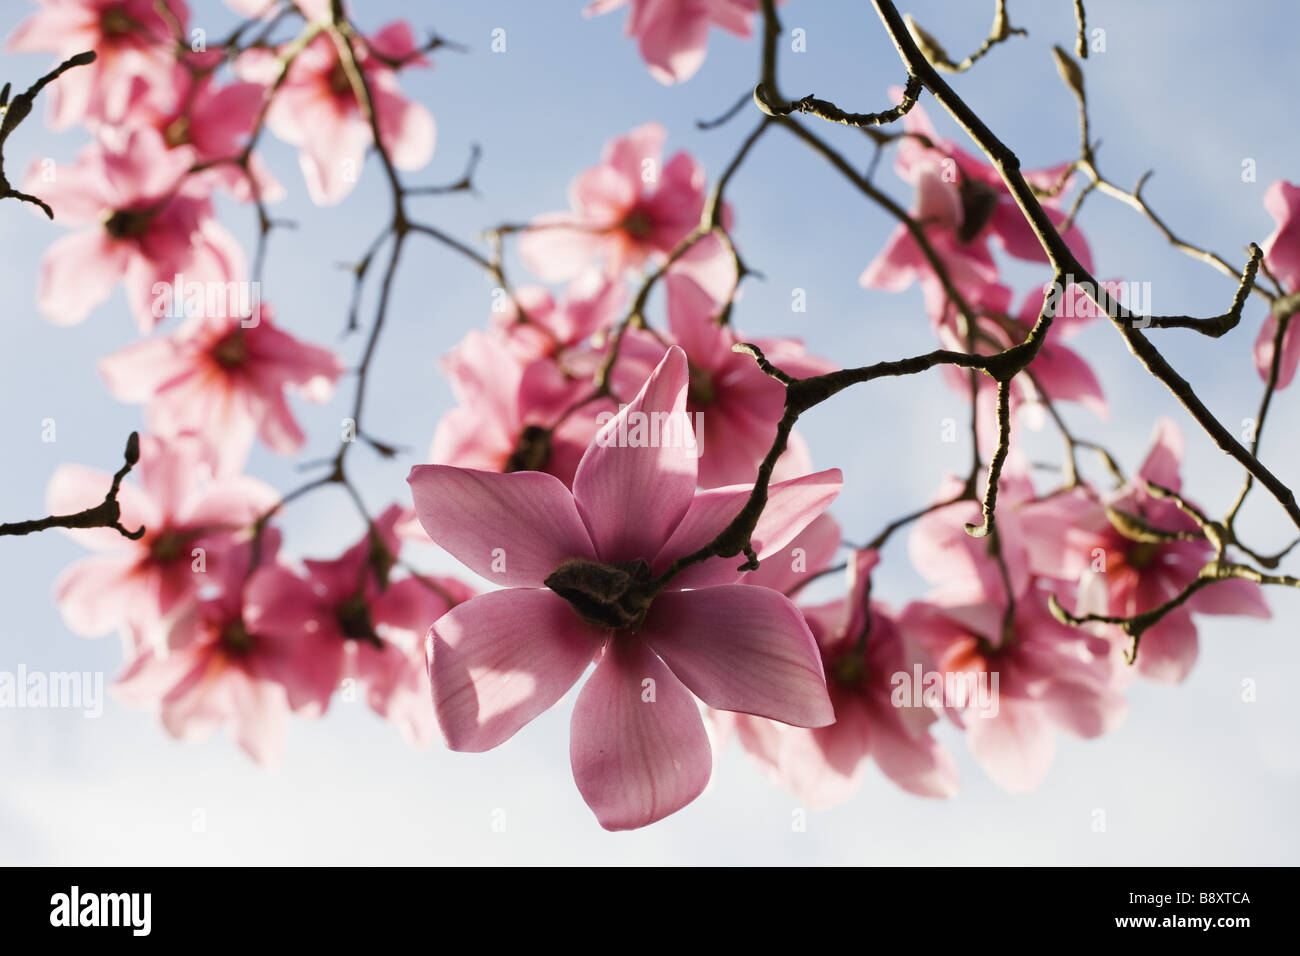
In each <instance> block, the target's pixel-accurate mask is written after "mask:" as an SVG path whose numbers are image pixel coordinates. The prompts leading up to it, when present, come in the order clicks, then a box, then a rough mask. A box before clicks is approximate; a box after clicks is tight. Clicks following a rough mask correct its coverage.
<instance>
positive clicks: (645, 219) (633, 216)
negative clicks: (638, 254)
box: [623, 209, 654, 239]
mask: <svg viewBox="0 0 1300 956" xmlns="http://www.w3.org/2000/svg"><path fill="white" fill-rule="evenodd" d="M653 229H654V222H653V221H652V220H651V219H650V216H649V214H648V213H647V212H646V211H645V210H644V209H633V210H632V211H631V212H630V213H628V214H627V216H626V218H624V220H623V231H624V232H626V233H627V234H628V235H629V236H631V237H632V238H633V239H645V238H647V237H648V236H649V235H650V233H651V231H652V230H653Z"/></svg>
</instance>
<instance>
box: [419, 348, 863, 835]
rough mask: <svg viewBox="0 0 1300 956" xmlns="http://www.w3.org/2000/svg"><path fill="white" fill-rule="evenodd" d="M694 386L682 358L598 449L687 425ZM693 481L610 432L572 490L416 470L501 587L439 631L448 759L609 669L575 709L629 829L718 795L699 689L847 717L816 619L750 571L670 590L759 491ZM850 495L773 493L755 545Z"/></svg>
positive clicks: (600, 789)
mask: <svg viewBox="0 0 1300 956" xmlns="http://www.w3.org/2000/svg"><path fill="white" fill-rule="evenodd" d="M687 385H688V371H687V364H686V356H685V355H684V354H683V353H682V351H681V350H680V349H677V348H673V349H670V350H669V351H668V353H667V354H666V355H665V356H664V358H663V360H662V362H661V363H660V364H659V366H658V368H657V369H656V370H655V372H654V373H653V374H652V375H651V376H650V378H649V379H648V380H647V381H646V383H645V385H644V387H643V388H642V390H641V392H640V393H639V394H638V395H637V397H636V399H635V400H634V401H633V402H632V403H631V404H630V405H629V406H628V407H627V408H625V409H623V410H622V411H621V412H620V413H619V416H618V417H617V418H615V419H614V420H612V421H610V422H609V423H608V424H606V425H605V427H604V428H603V429H602V433H601V434H602V435H616V434H618V433H619V427H620V420H621V419H622V420H625V419H627V418H628V417H629V416H632V415H647V414H648V415H655V414H668V415H673V416H676V417H677V418H678V419H679V420H680V419H681V418H682V416H684V414H685V409H686V391H687ZM623 425H624V426H625V425H626V421H624V422H623ZM695 471H696V466H695V459H694V458H693V457H692V456H691V455H690V454H689V453H688V451H687V450H686V449H684V448H682V447H680V445H679V444H677V443H667V444H663V445H659V446H646V445H638V446H635V447H633V446H622V445H619V444H618V443H616V442H612V441H601V440H600V439H599V436H598V439H597V440H596V441H594V442H593V443H592V444H591V446H590V447H589V448H588V449H587V452H586V454H585V455H584V456H583V459H582V462H581V463H580V464H579V466H578V471H577V474H576V476H575V477H574V481H573V490H572V491H570V490H569V489H568V488H566V487H565V486H564V485H563V484H562V483H560V482H559V481H558V480H556V479H555V478H554V477H552V476H550V475H544V474H539V473H537V472H517V473H514V474H508V475H499V474H495V473H491V472H485V471H473V470H469V469H464V468H452V467H447V466H443V465H420V466H416V467H415V468H414V469H412V471H411V476H410V479H409V480H410V484H411V490H412V494H413V496H414V499H415V510H416V513H417V514H418V516H419V518H420V522H421V524H423V525H424V528H425V530H426V531H427V532H428V534H429V537H431V538H432V539H433V541H434V542H435V543H436V544H438V545H439V546H441V547H442V548H444V549H446V550H447V551H449V552H450V553H451V554H452V555H454V556H455V557H456V558H458V559H459V560H460V561H462V562H463V563H464V564H465V565H466V566H468V567H469V568H471V569H472V570H474V571H476V572H477V573H479V574H481V575H482V576H483V577H484V578H486V579H488V580H489V581H492V582H493V583H496V584H500V585H503V586H504V587H505V590H500V591H493V592H490V593H487V594H483V595H480V596H479V597H476V598H473V599H471V600H469V601H467V602H466V603H464V604H462V605H459V606H457V607H456V608H454V609H453V610H451V611H450V612H449V613H448V614H446V615H445V616H443V617H442V618H440V619H439V620H438V621H437V622H436V623H435V624H434V626H433V628H432V629H431V631H430V633H429V648H428V652H429V674H430V678H431V680H432V684H433V702H434V706H435V709H436V710H437V714H438V722H439V725H440V726H441V728H442V732H443V736H444V737H445V738H446V740H447V744H448V746H450V747H451V748H452V749H454V750H468V751H482V750H489V749H491V748H493V747H496V746H497V745H499V744H501V743H503V742H504V741H506V740H508V739H509V738H510V737H511V736H513V735H514V734H515V732H516V731H518V730H519V729H520V728H521V727H523V725H524V724H526V723H528V722H529V721H530V720H532V719H533V718H534V717H536V716H537V715H538V714H540V713H541V712H542V711H544V710H546V709H548V708H549V707H551V706H552V705H553V704H554V703H555V702H556V701H557V700H559V699H560V697H561V696H562V695H563V694H564V693H565V692H566V691H567V690H568V689H569V688H570V687H571V686H572V685H573V684H574V683H575V682H576V681H577V680H578V678H579V677H580V676H581V675H582V673H583V672H584V671H585V670H586V669H587V667H588V665H589V664H590V663H591V662H592V661H593V660H596V661H597V663H596V669H595V672H594V673H593V674H592V676H591V678H590V679H589V680H588V681H587V682H586V684H585V685H584V686H583V688H582V691H581V693H580V694H579V695H578V700H577V704H576V707H575V709H574V714H573V722H572V729H571V744H570V757H571V760H572V763H573V773H574V779H575V781H576V782H577V785H578V789H579V791H580V792H581V793H582V796H583V799H585V800H586V802H587V804H588V806H590V807H591V808H592V810H593V811H594V812H595V814H596V818H597V819H598V820H599V821H600V823H601V825H602V826H604V827H606V828H607V829H630V828H635V827H640V826H645V825H646V824H648V823H653V822H654V821H655V820H658V819H660V818H662V817H664V816H667V815H668V814H670V813H672V812H674V811H676V810H679V809H681V808H682V807H683V806H685V805H686V804H687V803H689V802H690V801H691V800H693V799H694V798H695V797H696V796H698V795H699V793H700V792H701V791H702V790H703V789H704V787H705V785H706V784H707V783H708V780H709V774H710V770H711V766H712V758H711V755H710V747H709V741H708V736H707V734H706V732H705V729H704V723H703V720H702V719H701V717H700V713H699V709H698V705H697V704H696V702H695V697H694V696H692V694H694V695H698V696H699V697H700V698H701V699H702V700H704V701H705V702H706V703H707V704H709V705H710V706H712V707H716V708H718V709H722V710H736V711H743V712H747V713H754V714H759V715H761V716H764V717H770V718H773V719H777V720H782V721H784V722H787V723H792V724H796V725H800V726H807V727H820V726H825V725H826V724H829V723H830V722H831V721H832V720H833V719H834V717H833V714H832V711H831V705H830V701H829V699H828V698H827V695H826V685H825V678H824V676H823V673H822V666H821V658H820V655H819V654H818V652H817V646H816V643H815V642H814V640H813V638H812V635H811V633H810V632H809V631H808V627H807V625H806V624H805V623H804V620H803V617H802V616H801V615H800V614H799V612H798V610H797V609H796V608H795V607H794V605H793V604H791V603H790V601H789V600H788V599H787V598H785V597H784V596H783V595H781V594H780V593H779V592H776V591H773V590H770V589H768V588H760V587H752V586H749V585H744V584H738V583H736V582H737V580H738V579H739V577H740V572H739V571H738V570H737V566H738V564H739V559H738V558H736V557H731V558H718V557H714V558H710V559H708V560H706V561H703V562H700V563H695V564H691V565H690V566H688V567H685V568H683V569H682V570H680V571H679V572H678V573H677V574H675V575H674V576H672V577H671V578H669V579H667V580H662V578H661V576H662V575H663V574H664V573H665V572H666V571H667V570H668V568H669V567H670V566H671V565H672V564H673V563H674V561H676V560H677V559H678V558H681V557H683V556H684V555H687V554H690V553H692V552H694V551H696V550H698V549H699V548H701V547H702V546H704V545H705V544H707V543H708V542H709V541H710V540H711V539H712V538H713V537H714V536H715V535H716V534H717V533H718V532H719V531H721V530H722V528H723V527H724V526H725V525H726V524H727V523H728V522H729V521H730V520H731V519H732V517H734V515H735V514H736V512H737V511H738V510H739V509H740V507H741V505H742V504H743V503H744V501H745V500H746V498H747V497H748V494H749V489H748V488H747V487H744V486H733V487H728V488H719V489H715V490H713V491H707V492H700V493H696V490H695V483H696V474H695ZM839 487H840V476H839V472H838V471H829V472H823V473H821V474H816V475H809V476H807V477H804V478H798V479H793V480H791V481H787V482H782V483H780V484H776V485H773V486H772V488H771V489H770V496H769V500H768V504H767V507H766V509H765V510H764V512H763V515H762V517H761V519H760V520H759V523H758V526H757V527H756V529H755V532H754V535H753V538H752V543H753V546H754V549H755V551H756V552H757V553H758V555H759V557H760V558H761V557H763V556H764V555H768V554H771V553H773V552H774V551H776V550H778V549H779V548H781V547H783V546H784V545H785V544H787V543H788V542H789V541H790V539H791V538H793V537H794V536H795V535H796V534H798V533H799V531H801V530H802V529H803V528H804V527H805V526H806V525H807V524H808V523H809V522H810V521H812V520H813V519H814V518H816V517H817V515H818V514H820V513H821V512H822V510H823V509H825V507H826V506H827V505H828V504H829V503H830V501H831V499H833V498H834V497H835V495H836V493H837V492H838V491H839ZM521 621H527V622H529V626H528V627H520V622H521ZM688 688H689V690H688Z"/></svg>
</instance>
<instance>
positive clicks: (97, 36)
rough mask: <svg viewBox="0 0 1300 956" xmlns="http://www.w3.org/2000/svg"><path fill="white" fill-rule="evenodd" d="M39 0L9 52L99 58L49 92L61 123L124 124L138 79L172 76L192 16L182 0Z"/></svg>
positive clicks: (54, 117) (55, 120) (53, 118)
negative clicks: (180, 35)
mask: <svg viewBox="0 0 1300 956" xmlns="http://www.w3.org/2000/svg"><path fill="white" fill-rule="evenodd" d="M38 2H39V9H38V10H37V11H36V12H35V13H33V14H32V15H31V16H29V17H28V18H27V19H26V20H24V21H23V22H22V23H21V24H19V25H18V29H17V30H15V31H14V32H13V34H11V35H10V37H9V41H8V43H7V44H6V47H7V48H8V49H9V50H12V51H14V52H15V53H53V54H54V55H55V62H58V63H61V62H62V61H64V60H66V59H68V58H69V57H71V56H73V55H75V54H77V53H82V52H84V51H86V50H94V51H95V53H96V55H97V56H96V59H95V62H94V63H91V64H90V65H88V66H79V67H77V68H76V69H73V70H69V71H68V72H67V73H65V74H63V76H61V77H59V81H58V82H57V83H55V84H53V85H52V86H51V87H50V88H49V89H48V90H46V92H45V93H44V94H43V95H44V96H47V97H49V98H50V103H51V109H50V124H51V125H52V126H53V127H54V128H55V129H66V128H67V127H69V126H71V125H73V124H74V123H78V122H81V121H82V120H86V119H89V120H95V121H99V122H103V123H109V124H114V123H118V122H121V120H122V119H123V118H124V116H125V114H126V110H127V107H128V105H129V103H130V100H131V96H132V92H133V84H134V83H135V82H136V81H137V80H139V81H143V82H144V83H146V84H149V85H153V84H164V85H165V84H166V83H167V82H168V79H169V77H170V75H171V74H170V71H171V66H172V63H173V62H174V61H175V56H176V53H175V50H176V43H177V40H176V36H175V34H174V32H173V27H172V22H173V21H174V22H177V23H179V24H181V28H182V29H184V26H185V24H186V23H187V22H188V21H189V8H188V7H187V6H186V5H185V3H184V2H183V0H165V2H159V0H38ZM160 7H162V8H164V9H165V10H166V11H167V12H168V14H169V16H166V17H165V16H163V14H162V13H161V12H159V8H160ZM42 198H44V197H43V196H42Z"/></svg>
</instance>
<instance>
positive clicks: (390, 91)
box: [236, 21, 436, 206]
mask: <svg viewBox="0 0 1300 956" xmlns="http://www.w3.org/2000/svg"><path fill="white" fill-rule="evenodd" d="M354 44H355V48H356V56H357V62H358V64H359V65H360V67H361V70H362V72H363V73H364V74H365V78H366V82H367V86H368V87H369V89H370V94H371V98H372V99H373V101H374V103H373V105H374V109H375V115H376V117H377V119H378V123H379V133H380V138H381V140H382V142H383V145H384V148H385V149H386V150H387V151H388V154H389V156H390V157H391V159H392V161H393V165H395V166H396V167H397V168H398V169H403V170H408V171H409V170H416V169H420V168H421V167H423V166H424V165H425V164H426V163H428V162H429V159H430V157H432V156H433V147H434V140H435V133H436V130H435V126H434V122H433V116H432V115H431V114H430V113H429V111H428V110H427V109H425V108H424V107H423V106H421V105H420V104H419V103H416V102H414V101H412V100H408V99H407V98H406V97H405V96H403V95H402V92H401V88H400V87H399V86H398V84H397V71H398V70H399V69H402V68H404V67H407V66H428V65H429V60H428V58H427V57H425V56H424V55H423V54H421V53H420V52H419V50H418V48H417V47H416V45H415V38H414V36H413V35H412V33H411V28H410V26H409V25H408V24H406V23H402V22H397V21H395V22H393V23H390V24H388V25H387V26H385V27H384V28H382V29H381V30H379V31H378V32H376V33H374V34H371V35H370V36H368V37H365V38H364V39H359V40H356V41H354ZM277 57H278V54H277V53H273V52H272V51H270V50H249V51H247V52H245V53H244V54H242V55H241V56H240V58H239V60H238V62H237V63H236V68H237V69H238V70H239V72H240V74H241V75H242V76H243V77H244V79H246V80H251V81H253V82H256V83H261V84H264V85H265V84H270V83H272V82H273V81H274V79H275V76H276V74H277V73H278V71H279V64H278V58H277ZM266 121H267V125H268V126H270V128H271V130H272V131H273V132H274V133H275V134H276V135H277V136H279V137H280V138H281V139H283V140H284V141H285V142H287V143H291V144H292V145H294V146H297V147H298V161H299V165H301V166H302V172H303V176H304V177H306V180H307V191H308V192H309V193H310V195H311V199H312V202H314V203H316V204H317V205H318V206H330V205H333V204H334V203H337V202H339V201H340V200H341V199H343V197H344V196H346V195H347V194H348V193H350V192H351V191H352V186H353V185H354V184H355V183H356V180H357V177H358V176H359V175H360V172H361V164H362V163H363V162H364V160H365V152H366V148H367V147H368V146H369V145H370V144H371V143H372V142H373V137H372V135H371V128H370V123H369V121H368V120H367V119H366V117H365V116H364V114H363V113H362V110H361V107H360V104H359V103H358V101H357V96H356V93H355V92H354V91H353V89H352V84H351V81H350V80H349V77H348V74H347V71H346V70H345V69H344V67H343V62H342V60H341V59H340V58H339V53H338V50H337V48H336V47H335V46H334V43H333V41H332V40H331V39H330V37H329V36H328V35H326V34H324V33H322V34H320V35H318V36H317V37H316V38H315V39H314V40H312V41H311V43H309V44H308V45H307V46H306V48H305V49H303V50H302V52H301V53H299V54H298V56H297V57H296V58H295V59H294V61H293V64H292V65H291V66H290V67H289V74H288V76H287V77H286V78H285V81H284V83H283V84H281V86H280V88H279V90H278V91H277V92H276V95H275V98H274V100H272V103H271V107H270V109H269V111H268V112H267V116H266Z"/></svg>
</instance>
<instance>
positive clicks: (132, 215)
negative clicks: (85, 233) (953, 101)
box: [104, 209, 153, 239]
mask: <svg viewBox="0 0 1300 956" xmlns="http://www.w3.org/2000/svg"><path fill="white" fill-rule="evenodd" d="M151 221H153V213H152V212H151V211H150V210H147V209H118V210H115V211H113V212H111V213H109V214H108V216H107V217H106V218H105V219H104V231H105V232H107V233H108V234H109V235H110V236H112V237H113V238H114V239H139V238H140V237H141V236H143V235H144V234H145V233H146V232H148V231H149V223H150V222H151Z"/></svg>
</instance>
